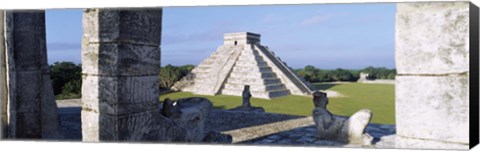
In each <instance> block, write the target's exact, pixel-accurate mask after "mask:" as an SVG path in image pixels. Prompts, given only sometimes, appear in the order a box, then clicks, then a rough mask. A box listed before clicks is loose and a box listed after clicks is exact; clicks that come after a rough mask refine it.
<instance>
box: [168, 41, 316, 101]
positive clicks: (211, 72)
mask: <svg viewBox="0 0 480 151" xmlns="http://www.w3.org/2000/svg"><path fill="white" fill-rule="evenodd" d="M244 85H250V92H251V94H252V97H256V98H265V99H271V98H276V97H281V96H287V95H291V94H295V95H310V94H311V89H310V84H309V83H307V82H305V81H303V80H301V79H300V78H299V77H298V76H297V75H296V74H295V73H293V72H292V70H291V69H290V68H289V67H288V66H287V65H286V63H284V62H282V60H280V58H279V57H277V56H275V54H274V53H273V52H272V51H270V50H269V49H268V47H266V46H262V45H261V44H260V35H259V34H255V33H250V32H240V33H227V34H225V35H224V43H223V45H222V46H220V47H218V49H217V50H216V51H215V52H214V53H213V54H211V55H210V57H208V58H207V59H205V60H203V61H202V62H201V63H200V64H199V65H198V66H197V67H195V68H194V69H193V70H192V72H191V73H189V74H188V75H186V76H185V77H184V78H182V79H181V80H180V81H179V82H177V83H175V85H174V86H173V88H172V89H174V90H180V91H186V92H193V93H194V94H203V95H217V94H226V95H235V96H241V95H242V91H243V87H244Z"/></svg>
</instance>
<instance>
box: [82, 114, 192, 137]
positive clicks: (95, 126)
mask: <svg viewBox="0 0 480 151" xmlns="http://www.w3.org/2000/svg"><path fill="white" fill-rule="evenodd" d="M82 131H83V132H82V135H83V141H87V142H98V141H129V142H131V141H170V140H172V141H173V140H175V139H177V140H180V139H181V138H183V137H185V135H184V129H181V128H175V126H174V125H173V122H172V121H171V120H169V119H166V118H164V117H162V116H161V115H160V113H159V112H158V111H145V112H141V113H136V114H124V115H120V116H117V115H108V114H103V113H101V114H99V113H97V112H92V111H86V110H82Z"/></svg>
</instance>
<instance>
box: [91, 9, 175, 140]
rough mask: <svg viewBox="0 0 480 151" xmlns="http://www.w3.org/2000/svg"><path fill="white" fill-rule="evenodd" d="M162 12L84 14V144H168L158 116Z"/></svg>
mask: <svg viewBox="0 0 480 151" xmlns="http://www.w3.org/2000/svg"><path fill="white" fill-rule="evenodd" d="M161 21H162V10H161V9H159V8H154V9H141V10H117V9H87V10H85V11H84V14H83V40H82V74H83V77H82V78H83V84H82V136H83V141H88V142H92V141H93V142H97V141H145V140H147V141H148V140H150V141H153V140H169V139H170V138H173V136H167V135H166V132H167V131H169V132H172V133H173V132H175V130H173V129H170V130H169V128H175V127H174V126H172V121H171V120H168V119H166V118H165V117H164V116H161V115H160V112H159V108H158V107H159V79H158V73H159V70H160V36H161V25H162V22H161Z"/></svg>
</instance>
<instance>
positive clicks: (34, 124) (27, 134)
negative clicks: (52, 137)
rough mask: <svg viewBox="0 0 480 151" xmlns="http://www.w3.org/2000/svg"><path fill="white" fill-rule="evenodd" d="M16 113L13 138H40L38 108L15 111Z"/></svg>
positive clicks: (40, 127)
mask: <svg viewBox="0 0 480 151" xmlns="http://www.w3.org/2000/svg"><path fill="white" fill-rule="evenodd" d="M16 115H17V116H16V122H17V123H16V128H15V130H16V132H15V135H16V136H15V138H19V139H24V138H27V139H32V138H37V139H38V138H42V126H41V123H40V122H41V120H40V111H39V110H31V111H25V112H17V114H16Z"/></svg>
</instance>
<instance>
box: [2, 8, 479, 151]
mask: <svg viewBox="0 0 480 151" xmlns="http://www.w3.org/2000/svg"><path fill="white" fill-rule="evenodd" d="M425 1H458V0H381V1H379V0H361V1H358V0H357V1H353V0H237V1H233V0H223V1H222V0H201V1H200V0H0V9H62V8H105V7H108V8H113V7H129V8H134V7H171V6H220V5H223V6H225V5H271V4H329V3H378V2H425ZM473 2H474V3H475V4H479V2H475V1H473ZM477 6H478V5H477ZM0 148H1V150H29V151H32V150H39V149H40V150H43V149H45V150H49V151H54V150H61V151H70V150H73V151H76V150H79V151H96V150H102V151H123V150H125V151H137V150H152V151H177V150H195V151H197V150H198V151H200V150H208V151H216V150H219V151H236V150H252V149H253V150H268V151H274V150H283V151H287V150H301V151H313V150H315V151H317V150H322V151H323V150H339V151H340V150H347V151H348V150H373V151H380V150H387V149H358V148H355V149H354V148H323V147H286V146H273V147H272V146H243V145H190V144H188V145H187V144H139V143H79V142H46V141H41V142H40V141H36V142H35V141H5V140H1V141H0ZM389 150H392V149H389ZM393 150H400V149H393ZM401 150H403V149H401ZM473 150H477V151H479V150H480V147H479V146H477V147H475V148H474V149H473Z"/></svg>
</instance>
